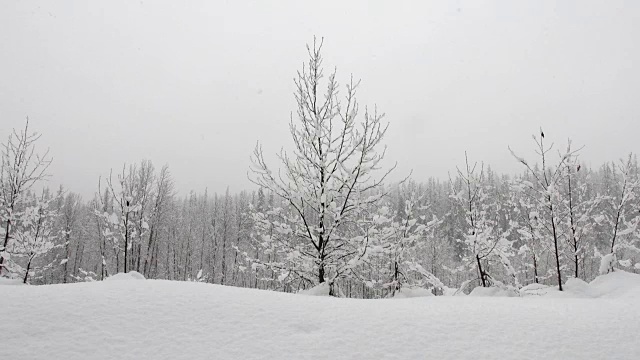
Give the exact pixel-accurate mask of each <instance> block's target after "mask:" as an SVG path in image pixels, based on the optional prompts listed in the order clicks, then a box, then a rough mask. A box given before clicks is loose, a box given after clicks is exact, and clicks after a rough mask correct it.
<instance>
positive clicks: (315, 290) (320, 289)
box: [298, 282, 331, 296]
mask: <svg viewBox="0 0 640 360" xmlns="http://www.w3.org/2000/svg"><path fill="white" fill-rule="evenodd" d="M330 290H331V289H330V287H329V284H328V283H326V282H323V283H321V284H318V285H316V286H314V287H312V288H309V289H305V290H300V291H298V294H300V295H308V296H331V295H329V291H330Z"/></svg>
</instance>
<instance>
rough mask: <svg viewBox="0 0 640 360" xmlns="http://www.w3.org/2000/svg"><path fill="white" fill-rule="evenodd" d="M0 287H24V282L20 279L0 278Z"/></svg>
mask: <svg viewBox="0 0 640 360" xmlns="http://www.w3.org/2000/svg"><path fill="white" fill-rule="evenodd" d="M0 285H24V282H23V281H22V280H20V279H9V278H5V277H0Z"/></svg>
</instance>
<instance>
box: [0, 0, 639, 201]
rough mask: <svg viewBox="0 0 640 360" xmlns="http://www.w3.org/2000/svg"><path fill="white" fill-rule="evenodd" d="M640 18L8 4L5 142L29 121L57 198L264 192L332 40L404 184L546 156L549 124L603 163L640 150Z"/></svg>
mask: <svg viewBox="0 0 640 360" xmlns="http://www.w3.org/2000/svg"><path fill="white" fill-rule="evenodd" d="M639 19H640V2H635V1H628V2H622V1H598V2H594V1H561V2H555V1H528V2H521V1H518V2H514V1H491V2H484V1H483V2H481V1H447V2H443V1H440V2H435V1H433V2H431V1H416V2H408V1H406V2H405V1H395V2H392V1H367V2H356V1H348V2H343V1H321V2H319V1H256V2H242V1H227V2H222V1H202V2H200V1H188V2H186V1H172V2H169V1H139V2H138V1H90V2H87V1H55V2H53V1H13V0H5V1H2V2H1V3H0V75H1V76H0V138H1V139H2V141H4V140H5V139H6V137H7V135H8V133H9V131H10V129H11V128H12V127H21V126H22V125H23V123H24V119H25V117H26V116H29V117H30V119H31V124H32V127H33V128H34V129H36V130H38V131H39V132H41V133H42V134H43V137H42V139H41V143H40V145H41V146H43V147H50V150H51V153H52V154H53V156H54V163H53V165H52V167H51V173H52V175H53V177H52V180H51V183H52V186H57V184H60V183H62V184H64V185H65V186H66V187H67V188H69V189H70V190H72V191H76V192H79V193H81V194H83V195H84V196H86V197H88V196H91V195H92V194H93V193H94V192H95V189H96V187H97V181H98V177H99V176H100V175H103V176H104V175H105V174H108V172H109V169H110V168H114V169H119V168H121V167H122V164H123V163H125V162H127V163H130V162H138V161H140V160H142V159H144V158H146V159H151V160H152V161H153V162H154V164H155V165H156V166H157V167H158V168H159V167H161V166H162V165H163V164H165V163H167V164H169V166H170V169H171V171H172V173H173V175H174V178H175V180H176V184H177V187H178V189H179V190H180V191H181V192H182V193H183V194H184V193H186V192H187V191H189V190H191V189H193V190H196V191H203V190H204V188H205V187H208V188H209V190H210V191H217V192H223V191H224V190H225V188H226V187H227V186H230V189H231V191H239V190H242V189H246V188H252V185H251V184H250V183H249V182H248V180H247V169H248V165H249V156H250V154H251V152H252V150H253V146H254V145H255V142H256V141H257V140H260V141H261V142H263V146H264V148H265V150H266V151H267V152H269V153H275V152H276V151H277V150H279V148H280V147H281V146H283V145H286V144H289V143H290V140H289V137H288V121H289V114H290V113H291V111H294V110H295V107H294V105H295V104H294V100H293V95H292V92H293V90H294V84H293V81H292V79H293V76H294V75H295V72H296V70H298V69H299V68H300V65H301V64H302V62H303V61H304V60H305V59H306V58H305V56H306V50H305V44H306V43H307V42H310V41H312V39H313V35H318V36H323V37H324V38H325V48H324V49H325V51H324V56H325V61H326V64H327V65H330V66H337V68H338V78H339V79H340V80H342V82H344V81H346V80H347V79H348V76H349V74H350V73H353V74H354V76H355V77H357V78H361V79H362V80H363V81H362V88H361V92H360V95H361V96H360V102H361V107H362V108H364V105H367V104H368V105H373V104H374V103H375V104H377V105H378V107H379V108H380V109H381V110H383V111H384V112H385V113H386V114H387V120H388V121H390V123H391V126H390V130H389V133H388V137H387V141H386V144H387V145H388V152H387V156H388V160H389V163H392V162H394V161H398V163H399V167H398V171H397V173H396V177H397V178H400V177H401V175H406V174H407V173H408V171H409V170H410V169H413V174H414V176H413V177H414V178H415V179H416V180H426V178H427V177H429V176H436V177H441V178H444V177H446V176H447V172H449V171H451V172H453V171H454V170H455V166H456V165H457V164H461V163H462V162H463V161H464V151H465V150H467V151H468V152H469V154H470V157H471V158H472V159H475V160H479V161H480V160H481V161H484V162H485V163H488V164H490V165H491V166H492V167H493V168H494V169H495V170H497V171H505V172H513V171H516V170H520V168H519V167H518V164H517V163H516V162H515V161H514V160H513V158H512V157H511V156H510V154H509V152H508V151H507V145H511V146H512V147H513V148H515V149H521V151H520V152H521V153H522V154H523V155H529V154H531V149H532V147H531V145H532V143H531V141H530V140H531V138H530V135H531V134H532V133H534V132H537V130H538V127H539V126H542V127H543V129H544V130H545V133H546V135H547V138H552V139H555V140H557V141H559V142H564V141H565V139H566V138H567V137H571V138H572V139H573V141H574V143H575V144H584V145H586V148H585V150H584V151H583V153H582V158H583V160H584V161H586V162H588V163H590V164H592V165H594V166H595V165H599V164H600V163H602V162H604V161H610V160H616V159H618V158H620V157H623V156H625V154H627V153H628V152H630V151H634V152H638V151H640V145H639V142H638V139H639V135H640V101H639V100H638V94H640V70H638V67H636V68H634V66H633V65H634V63H636V64H640V45H639V44H640V22H639ZM634 20H635V21H634ZM273 165H275V163H274V164H273Z"/></svg>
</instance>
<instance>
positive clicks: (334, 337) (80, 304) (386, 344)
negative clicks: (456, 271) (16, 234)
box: [0, 272, 640, 360]
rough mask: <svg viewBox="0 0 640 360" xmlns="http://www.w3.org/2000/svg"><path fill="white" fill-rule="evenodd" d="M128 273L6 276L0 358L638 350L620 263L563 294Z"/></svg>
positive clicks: (630, 293)
mask: <svg viewBox="0 0 640 360" xmlns="http://www.w3.org/2000/svg"><path fill="white" fill-rule="evenodd" d="M119 277H120V279H119V280H127V278H126V277H127V275H124V276H123V275H119ZM130 279H131V281H104V282H100V283H78V284H65V285H50V286H1V287H0V309H1V314H2V315H0V322H1V324H2V335H1V336H0V356H1V357H2V358H3V359H12V360H36V359H65V360H71V359H83V360H86V359H262V358H264V359H396V358H397V359H475V360H480V359H640V341H638V334H640V275H633V274H628V273H623V272H616V273H613V274H609V275H606V276H604V277H601V278H598V279H596V280H595V281H594V282H593V283H591V284H586V283H580V282H578V281H575V280H574V281H570V282H569V284H568V286H567V288H568V290H569V291H567V292H566V293H563V294H558V292H557V291H554V290H552V289H549V288H544V287H540V286H538V287H535V286H533V287H532V288H533V289H528V290H530V293H529V296H524V297H496V296H455V297H450V296H439V297H434V296H430V297H417V298H405V299H382V300H355V299H338V298H329V297H317V296H302V295H294V294H283V293H276V292H269V291H260V290H251V289H239V288H232V287H224V286H218V285H208V284H203V283H190V282H172V281H161V280H142V279H139V277H138V279H134V277H130ZM572 282H573V284H572ZM534 293H535V294H534ZM484 294H485V295H487V294H488V293H487V292H485V293H484Z"/></svg>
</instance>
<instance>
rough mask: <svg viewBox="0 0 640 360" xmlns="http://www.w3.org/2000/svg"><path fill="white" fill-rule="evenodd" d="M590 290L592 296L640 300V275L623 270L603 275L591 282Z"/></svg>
mask: <svg viewBox="0 0 640 360" xmlns="http://www.w3.org/2000/svg"><path fill="white" fill-rule="evenodd" d="M589 291H590V294H591V296H592V297H602V298H618V299H636V300H638V301H640V275H639V274H633V273H629V272H626V271H621V270H618V271H614V272H612V273H609V274H606V275H601V276H598V277H597V278H595V279H594V280H593V281H592V282H590V283H589Z"/></svg>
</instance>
